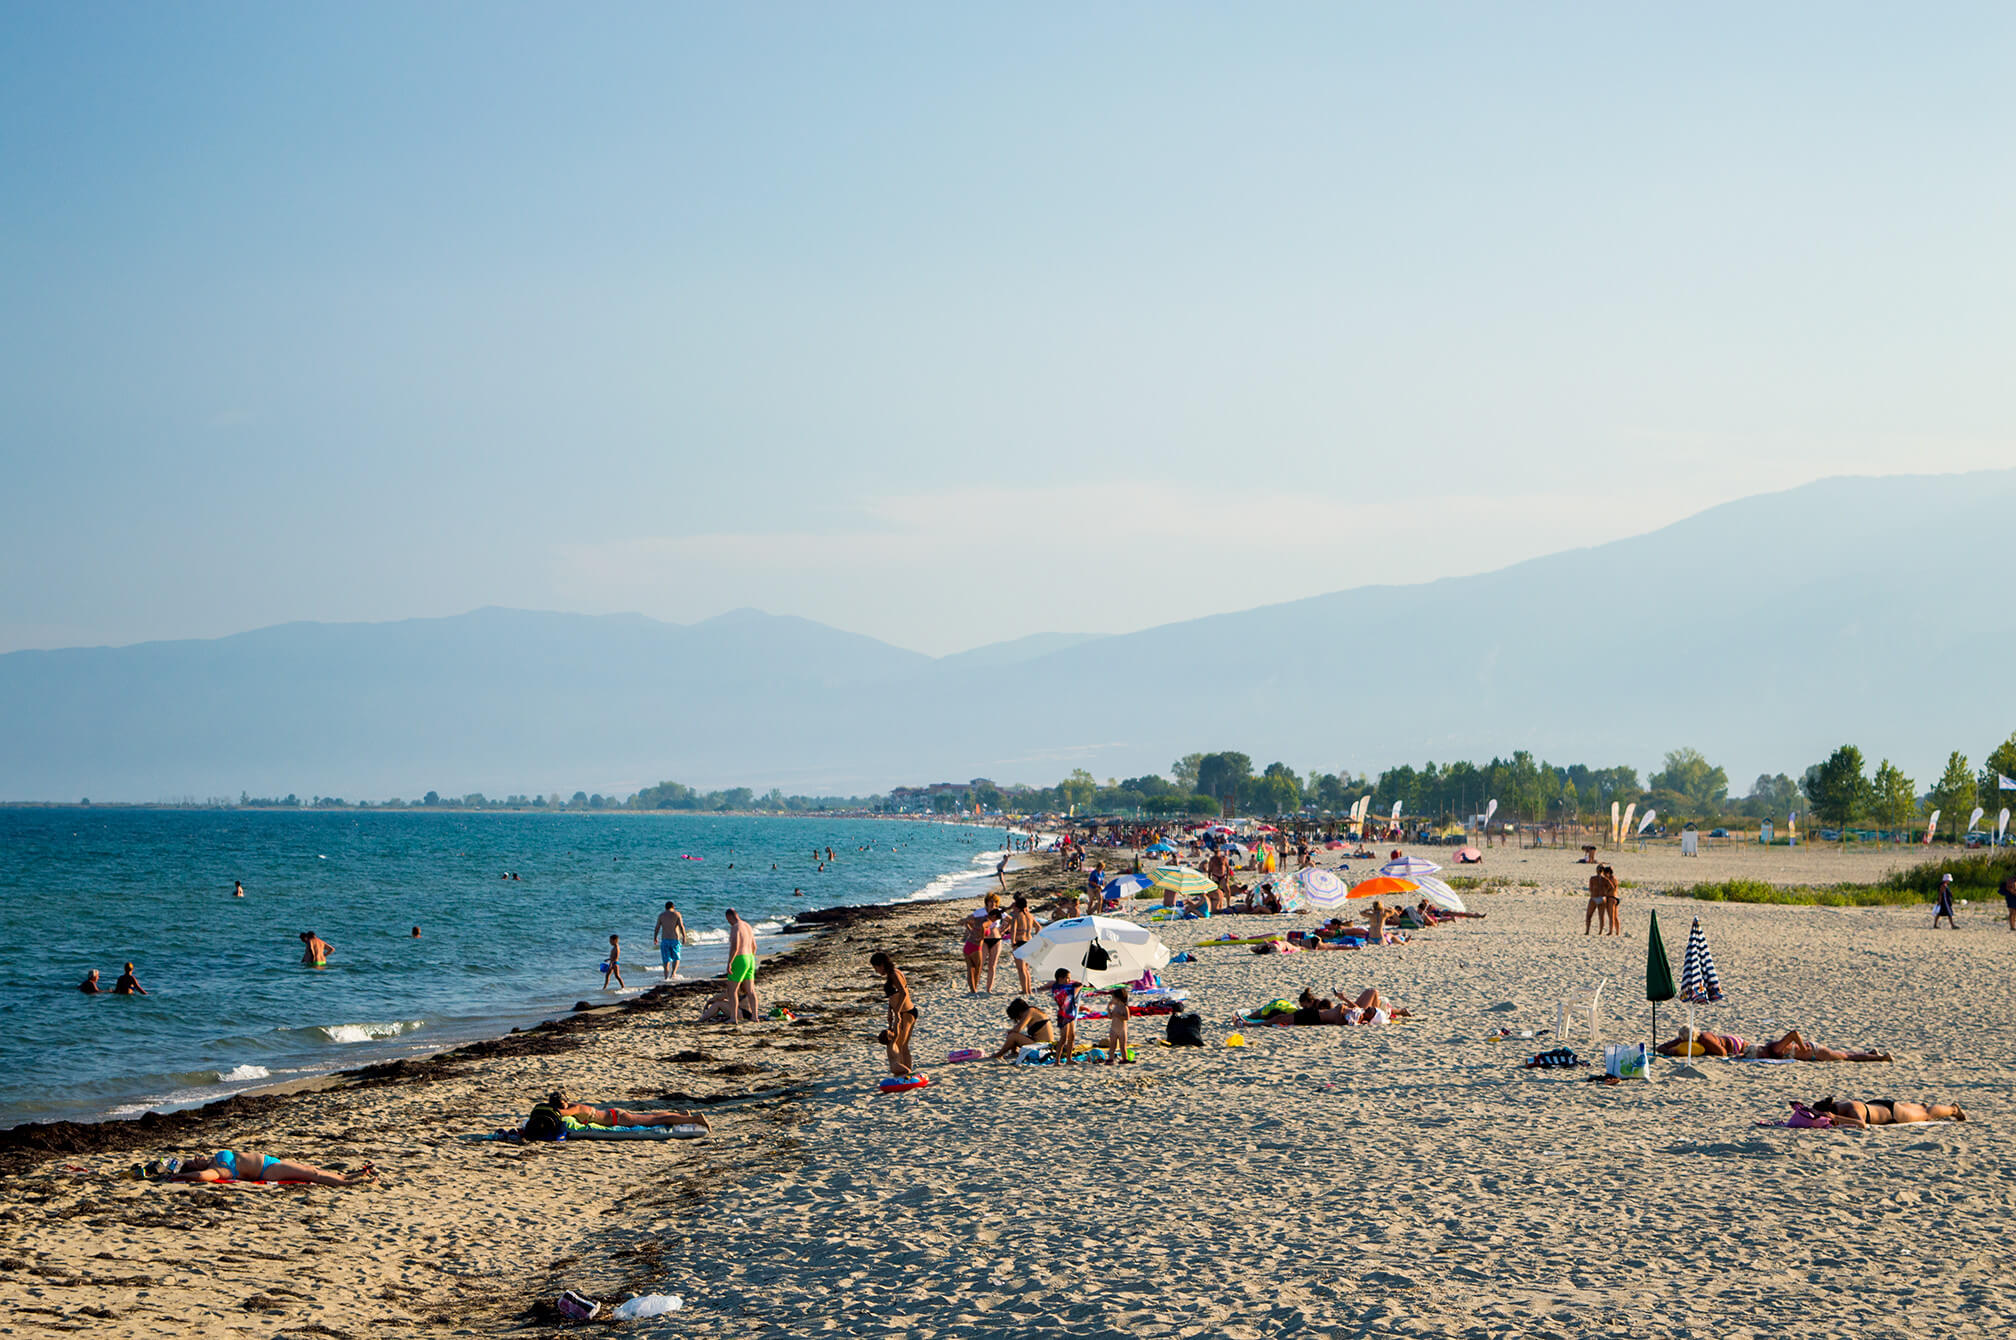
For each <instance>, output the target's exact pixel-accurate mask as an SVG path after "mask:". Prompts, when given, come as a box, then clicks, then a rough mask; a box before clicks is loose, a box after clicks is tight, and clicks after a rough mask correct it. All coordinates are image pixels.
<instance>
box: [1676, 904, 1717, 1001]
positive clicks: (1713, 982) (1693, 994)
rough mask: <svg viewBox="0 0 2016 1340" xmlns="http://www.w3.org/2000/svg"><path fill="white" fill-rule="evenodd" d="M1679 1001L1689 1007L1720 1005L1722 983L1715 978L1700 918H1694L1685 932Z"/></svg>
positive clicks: (1713, 963) (1712, 959)
mask: <svg viewBox="0 0 2016 1340" xmlns="http://www.w3.org/2000/svg"><path fill="white" fill-rule="evenodd" d="M1680 999H1682V1000H1684V1001H1686V1002H1687V1003H1688V1004H1690V1005H1719V1004H1721V1003H1722V983H1721V981H1720V980H1719V979H1718V978H1717V977H1716V976H1715V956H1714V955H1713V954H1710V953H1709V952H1708V937H1707V935H1705V934H1704V933H1703V932H1702V930H1701V918H1699V917H1696V918H1694V925H1693V928H1692V929H1690V930H1689V931H1688V932H1687V953H1686V954H1685V955H1684V956H1683V957H1682V958H1681V960H1680Z"/></svg>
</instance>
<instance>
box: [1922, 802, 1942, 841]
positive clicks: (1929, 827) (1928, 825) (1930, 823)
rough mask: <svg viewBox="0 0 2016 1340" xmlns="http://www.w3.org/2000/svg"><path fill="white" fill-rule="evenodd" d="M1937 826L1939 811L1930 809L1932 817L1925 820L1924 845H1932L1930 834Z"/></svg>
mask: <svg viewBox="0 0 2016 1340" xmlns="http://www.w3.org/2000/svg"><path fill="white" fill-rule="evenodd" d="M1938 827H1939V811H1937V810H1934V811H1932V817H1931V818H1930V819H1927V820H1926V821H1925V845H1926V846H1928V847H1929V846H1931V845H1932V834H1933V832H1934V831H1935V830H1936V829H1937V828H1938Z"/></svg>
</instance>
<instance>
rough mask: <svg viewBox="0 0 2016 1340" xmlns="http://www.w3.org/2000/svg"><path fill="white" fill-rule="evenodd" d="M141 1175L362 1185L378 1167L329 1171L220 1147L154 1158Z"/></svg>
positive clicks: (163, 1178)
mask: <svg viewBox="0 0 2016 1340" xmlns="http://www.w3.org/2000/svg"><path fill="white" fill-rule="evenodd" d="M141 1176H143V1177H145V1178H147V1179H148V1180H150V1181H157V1182H312V1183H314V1184H315V1185H316V1186H364V1185H366V1184H368V1183H371V1182H375V1181H377V1180H378V1170H377V1169H376V1168H374V1167H372V1166H371V1165H370V1164H368V1163H367V1164H365V1165H364V1166H363V1167H362V1168H360V1169H358V1170H357V1171H356V1172H354V1173H333V1172H329V1171H328V1170H326V1169H323V1168H317V1167H315V1166H313V1165H312V1164H307V1163H296V1162H294V1161H293V1160H292V1159H276V1158H274V1157H273V1156H272V1155H270V1154H254V1153H252V1152H251V1151H250V1150H246V1149H220V1150H218V1151H217V1152H216V1153H214V1154H211V1155H209V1156H207V1157H204V1158H194V1159H190V1160H189V1161H188V1162H186V1163H184V1162H181V1161H179V1160H175V1159H166V1160H157V1161H156V1162H153V1163H149V1164H147V1165H145V1166H144V1167H143V1168H142V1169H141Z"/></svg>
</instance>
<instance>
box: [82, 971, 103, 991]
mask: <svg viewBox="0 0 2016 1340" xmlns="http://www.w3.org/2000/svg"><path fill="white" fill-rule="evenodd" d="M77 989H78V990H79V991H82V992H83V993H84V994H85V995H87V996H102V995H104V994H105V993H104V992H103V991H100V990H99V989H98V970H97V969H96V968H93V969H92V970H91V971H90V972H87V973H85V974H84V980H83V981H81V982H79V983H77Z"/></svg>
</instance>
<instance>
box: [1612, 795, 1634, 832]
mask: <svg viewBox="0 0 2016 1340" xmlns="http://www.w3.org/2000/svg"><path fill="white" fill-rule="evenodd" d="M1637 814H1638V802H1637V801H1635V800H1634V801H1632V802H1631V803H1630V804H1629V805H1626V806H1625V807H1624V823H1623V825H1622V826H1621V827H1620V828H1618V830H1617V831H1618V832H1619V833H1628V832H1630V831H1631V820H1632V819H1634V818H1636V817H1637Z"/></svg>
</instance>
